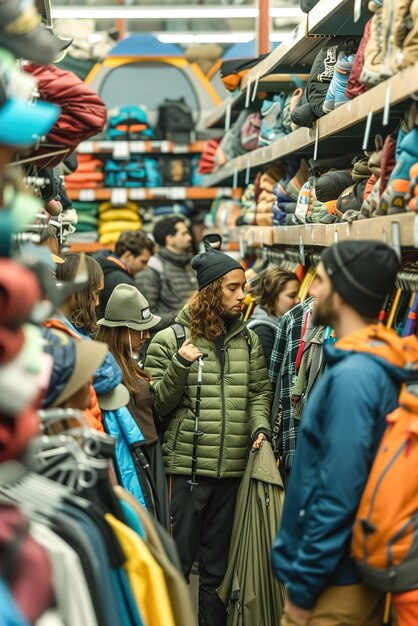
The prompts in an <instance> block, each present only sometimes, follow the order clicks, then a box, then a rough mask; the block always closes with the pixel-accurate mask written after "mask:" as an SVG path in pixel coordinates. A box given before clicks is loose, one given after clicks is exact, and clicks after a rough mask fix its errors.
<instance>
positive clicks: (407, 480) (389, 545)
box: [352, 386, 418, 593]
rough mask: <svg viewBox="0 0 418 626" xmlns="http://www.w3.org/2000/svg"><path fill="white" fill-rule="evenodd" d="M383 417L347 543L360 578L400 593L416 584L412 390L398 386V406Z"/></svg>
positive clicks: (417, 463)
mask: <svg viewBox="0 0 418 626" xmlns="http://www.w3.org/2000/svg"><path fill="white" fill-rule="evenodd" d="M410 389H411V388H410ZM386 419H387V422H388V427H387V430H386V432H385V434H384V435H383V438H382V441H381V442H380V446H379V449H378V451H377V454H376V457H375V459H374V462H373V465H372V468H371V471H370V474H369V478H368V480H367V484H366V487H365V489H364V492H363V495H362V498H361V502H360V506H359V508H358V511H357V515H356V520H355V524H354V528H353V543H352V549H353V555H354V558H355V560H356V562H357V566H358V568H359V571H360V573H361V576H362V578H363V580H364V582H365V583H366V584H368V585H370V586H371V587H374V588H376V589H379V590H381V591H385V592H389V591H390V592H393V593H401V592H404V591H409V590H411V589H418V396H417V395H415V394H413V393H411V391H408V388H407V387H406V386H403V387H402V388H401V392H400V395H399V405H398V407H397V408H396V409H395V410H394V411H393V412H392V413H390V414H389V415H388V416H387V418H386Z"/></svg>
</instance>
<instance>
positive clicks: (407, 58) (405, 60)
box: [395, 0, 418, 69]
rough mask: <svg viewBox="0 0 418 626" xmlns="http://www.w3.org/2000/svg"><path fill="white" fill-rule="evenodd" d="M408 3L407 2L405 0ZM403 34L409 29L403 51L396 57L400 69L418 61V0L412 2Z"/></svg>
mask: <svg viewBox="0 0 418 626" xmlns="http://www.w3.org/2000/svg"><path fill="white" fill-rule="evenodd" d="M405 1H406V0H405ZM402 25H403V30H402V27H401V33H404V32H405V29H407V31H408V32H407V34H406V36H405V39H404V40H403V45H402V51H401V52H400V54H397V55H396V56H395V67H396V68H397V69H400V68H402V67H407V66H408V65H413V64H414V63H415V62H416V61H418V0H412V2H411V3H410V6H409V14H408V15H406V16H405V20H404V22H403V23H402Z"/></svg>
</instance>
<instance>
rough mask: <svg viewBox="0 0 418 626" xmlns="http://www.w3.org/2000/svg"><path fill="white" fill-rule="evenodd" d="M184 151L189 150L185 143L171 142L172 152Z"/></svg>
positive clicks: (179, 152) (180, 152) (182, 152)
mask: <svg viewBox="0 0 418 626" xmlns="http://www.w3.org/2000/svg"><path fill="white" fill-rule="evenodd" d="M185 152H189V146H188V145H187V144H185V145H182V144H179V143H175V144H173V154H184V153H185Z"/></svg>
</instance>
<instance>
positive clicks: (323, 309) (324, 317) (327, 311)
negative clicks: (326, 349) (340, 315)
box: [312, 298, 335, 327]
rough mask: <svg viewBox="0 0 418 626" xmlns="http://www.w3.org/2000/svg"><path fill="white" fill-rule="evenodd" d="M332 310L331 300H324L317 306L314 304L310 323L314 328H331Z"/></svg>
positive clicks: (332, 321) (332, 320)
mask: <svg viewBox="0 0 418 626" xmlns="http://www.w3.org/2000/svg"><path fill="white" fill-rule="evenodd" d="M334 319H335V314H334V309H333V305H332V301H331V298H328V299H327V300H324V302H322V303H321V304H320V305H319V306H318V304H317V303H314V305H313V309H312V322H313V324H314V325H315V326H331V327H333V325H334Z"/></svg>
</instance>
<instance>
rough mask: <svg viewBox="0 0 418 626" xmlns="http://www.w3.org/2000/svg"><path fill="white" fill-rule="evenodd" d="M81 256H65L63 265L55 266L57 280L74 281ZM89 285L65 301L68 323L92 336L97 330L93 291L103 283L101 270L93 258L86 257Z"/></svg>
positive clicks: (76, 254)
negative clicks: (68, 317) (68, 314)
mask: <svg viewBox="0 0 418 626" xmlns="http://www.w3.org/2000/svg"><path fill="white" fill-rule="evenodd" d="M80 258H81V255H80V254H78V253H75V252H74V253H71V254H67V255H66V256H65V263H60V264H58V265H57V272H56V276H57V279H58V280H63V281H65V280H74V277H75V276H76V274H77V270H78V266H79V265H80ZM85 258H86V262H87V269H88V272H89V284H88V286H87V287H85V288H84V289H81V290H80V291H78V292H77V293H74V294H73V295H72V296H70V298H69V299H68V300H67V304H68V305H69V309H70V311H71V312H70V321H71V323H72V324H73V325H74V326H75V327H76V328H80V329H82V330H83V331H84V332H86V333H88V334H89V335H92V334H94V333H95V332H96V330H97V317H96V303H95V299H94V298H93V295H92V294H93V291H94V290H96V289H99V287H100V285H101V283H102V281H103V270H102V268H101V267H100V265H99V264H98V262H97V261H96V260H95V259H93V257H91V256H88V255H86V257H85Z"/></svg>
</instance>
